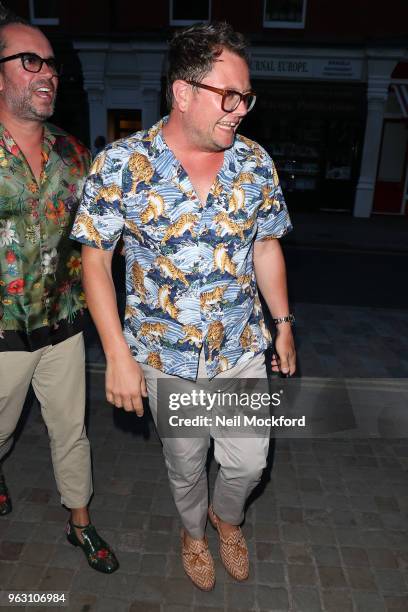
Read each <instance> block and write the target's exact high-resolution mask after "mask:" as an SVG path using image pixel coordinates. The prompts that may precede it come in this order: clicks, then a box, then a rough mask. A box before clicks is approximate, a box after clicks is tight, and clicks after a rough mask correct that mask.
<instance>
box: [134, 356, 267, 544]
mask: <svg viewBox="0 0 408 612" xmlns="http://www.w3.org/2000/svg"><path fill="white" fill-rule="evenodd" d="M140 365H141V366H142V368H143V371H144V374H145V378H146V384H147V391H148V394H149V404H150V409H151V412H152V415H153V418H154V420H155V422H157V379H158V378H173V379H174V378H175V377H174V376H169V375H168V374H164V373H163V372H160V371H159V370H156V369H155V368H152V367H151V366H148V365H145V364H140ZM198 378H207V372H206V369H205V358H204V351H201V354H200V362H199V368H198ZM216 378H266V368H265V356H264V355H263V354H260V355H257V356H256V357H254V358H252V359H250V360H249V361H246V362H245V363H244V364H242V365H236V366H234V367H233V368H231V369H230V370H227V371H226V372H222V373H220V374H219V375H218V376H217V377H216ZM162 443H163V454H164V458H165V462H166V466H167V470H168V475H169V482H170V488H171V491H172V494H173V498H174V501H175V504H176V507H177V510H178V512H179V514H180V518H181V521H182V523H183V526H184V527H185V529H186V530H187V531H188V533H189V534H190V535H191V537H192V538H197V539H201V538H202V537H203V536H204V532H205V525H206V521H207V509H208V485H207V472H206V460H207V453H208V448H209V446H210V436H209V435H208V437H200V438H163V439H162ZM268 448H269V436H265V437H263V438H260V437H258V438H255V437H254V438H216V439H214V457H215V460H216V461H217V463H218V464H219V465H220V469H219V471H218V474H217V478H216V481H215V487H214V495H213V500H212V504H213V507H214V512H215V513H216V514H217V515H218V516H219V517H220V518H221V519H222V520H223V521H226V522H227V523H230V524H232V525H239V524H240V523H242V521H243V519H244V505H245V502H246V500H247V498H248V496H249V494H250V493H251V491H252V490H253V488H254V487H255V486H256V485H257V484H258V482H259V481H260V478H261V475H262V471H263V469H264V467H265V466H266V458H267V455H268Z"/></svg>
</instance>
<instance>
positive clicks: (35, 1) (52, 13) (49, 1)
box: [30, 0, 59, 25]
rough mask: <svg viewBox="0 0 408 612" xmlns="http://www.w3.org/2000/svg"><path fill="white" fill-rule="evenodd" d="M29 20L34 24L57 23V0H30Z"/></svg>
mask: <svg viewBox="0 0 408 612" xmlns="http://www.w3.org/2000/svg"><path fill="white" fill-rule="evenodd" d="M30 21H31V23H33V24H36V25H58V24H59V13H58V0H30Z"/></svg>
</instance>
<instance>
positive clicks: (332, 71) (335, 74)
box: [251, 56, 363, 80]
mask: <svg viewBox="0 0 408 612" xmlns="http://www.w3.org/2000/svg"><path fill="white" fill-rule="evenodd" d="M362 69H363V62H362V60H350V59H343V58H322V59H320V58H296V57H289V58H288V57H286V58H282V57H281V58H270V57H262V56H259V57H256V56H254V57H253V59H252V61H251V74H252V76H253V77H270V76H274V77H278V78H279V77H294V78H306V79H307V78H309V79H347V80H361V78H362Z"/></svg>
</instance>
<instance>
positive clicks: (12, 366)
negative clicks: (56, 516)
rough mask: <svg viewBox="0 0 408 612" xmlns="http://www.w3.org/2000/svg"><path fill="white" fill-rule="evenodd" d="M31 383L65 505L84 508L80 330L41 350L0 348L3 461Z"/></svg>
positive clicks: (86, 449) (86, 455) (86, 461)
mask: <svg viewBox="0 0 408 612" xmlns="http://www.w3.org/2000/svg"><path fill="white" fill-rule="evenodd" d="M30 383H31V384H32V385H33V389H34V393H35V395H36V397H37V399H38V401H39V402H40V405H41V414H42V417H43V419H44V422H45V424H46V426H47V429H48V435H49V438H50V446H51V456H52V463H53V468H54V475H55V480H56V483H57V487H58V490H59V493H60V494H61V503H63V504H64V505H65V506H67V507H68V508H82V507H84V506H86V505H87V504H88V502H89V499H90V497H91V495H92V474H91V455H90V446H89V441H88V438H87V436H86V431H85V425H84V417H85V348H84V340H83V335H82V333H79V334H76V335H75V336H72V337H71V338H68V340H65V341H64V342H60V343H59V344H56V345H55V346H46V347H44V348H41V349H39V350H38V351H33V352H29V351H5V352H0V461H1V460H2V459H3V457H4V456H5V455H6V454H7V453H8V452H9V450H10V449H11V447H12V444H13V433H14V430H15V428H16V425H17V423H18V420H19V418H20V416H21V412H22V409H23V406H24V401H25V399H26V396H27V392H28V388H29V386H30Z"/></svg>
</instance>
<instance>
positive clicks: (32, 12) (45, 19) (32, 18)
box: [29, 0, 60, 25]
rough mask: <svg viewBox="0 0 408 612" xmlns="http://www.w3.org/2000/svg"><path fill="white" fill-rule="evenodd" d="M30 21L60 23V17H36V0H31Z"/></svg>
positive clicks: (37, 23) (50, 23)
mask: <svg viewBox="0 0 408 612" xmlns="http://www.w3.org/2000/svg"><path fill="white" fill-rule="evenodd" d="M29 6H30V22H31V23H32V24H33V25H59V23H60V20H59V17H36V16H35V0H30V5H29Z"/></svg>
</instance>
